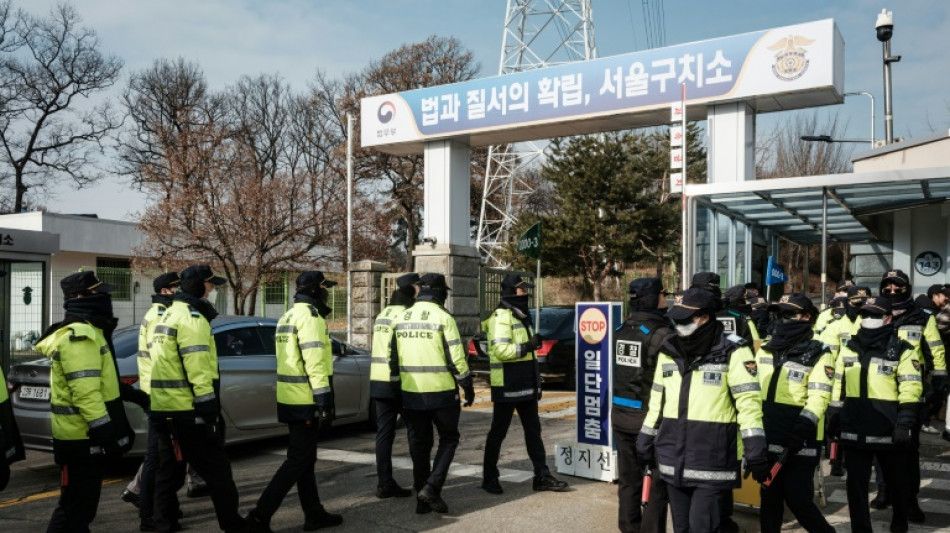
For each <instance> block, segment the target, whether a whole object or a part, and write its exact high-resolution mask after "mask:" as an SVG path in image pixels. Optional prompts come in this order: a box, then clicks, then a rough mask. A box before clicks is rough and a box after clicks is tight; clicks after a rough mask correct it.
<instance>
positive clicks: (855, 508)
mask: <svg viewBox="0 0 950 533" xmlns="http://www.w3.org/2000/svg"><path fill="white" fill-rule="evenodd" d="M861 317H862V318H861V325H860V328H859V329H858V332H857V334H855V335H854V336H853V337H852V338H851V339H850V340H848V341H847V342H845V343H844V344H843V345H842V346H841V350H840V351H839V353H838V358H837V361H836V363H835V383H834V389H833V391H832V402H831V407H830V408H829V410H828V418H829V422H828V431H829V432H831V433H832V434H833V435H836V436H839V437H840V439H841V443H842V446H843V447H845V449H846V451H847V461H845V468H846V469H847V471H848V478H847V490H848V509H849V512H850V514H851V530H852V531H855V532H857V533H870V531H871V513H870V509H869V507H868V485H869V483H870V479H871V463H872V460H875V459H876V460H877V462H878V464H880V466H881V470H882V471H883V475H884V480H885V481H886V483H887V486H888V489H889V490H891V491H893V493H894V494H895V495H900V494H906V492H907V491H908V489H909V487H908V484H907V476H906V475H902V473H901V472H900V469H901V468H903V467H904V465H905V458H904V454H905V453H906V447H907V446H909V445H910V444H911V441H912V431H913V427H914V425H915V424H917V402H918V401H919V399H920V394H921V392H922V390H923V386H922V382H921V372H920V360H919V355H918V352H917V350H915V349H914V347H913V346H912V345H911V344H910V343H908V342H907V341H905V340H902V339H900V338H899V337H898V336H897V335H896V331H895V328H894V324H893V323H892V320H893V315H892V307H891V302H890V300H888V299H887V298H884V297H879V298H868V299H867V300H866V301H865V302H864V305H863V306H862V307H861ZM891 503H892V509H893V516H892V518H891V525H890V530H891V531H892V532H897V533H900V532H905V531H907V499H906V498H900V497H895V498H892V502H891Z"/></svg>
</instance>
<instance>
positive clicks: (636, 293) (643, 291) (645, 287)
mask: <svg viewBox="0 0 950 533" xmlns="http://www.w3.org/2000/svg"><path fill="white" fill-rule="evenodd" d="M627 292H628V293H629V294H630V297H631V298H639V297H641V296H652V295H654V294H657V295H659V294H663V283H662V282H661V281H660V278H639V279H635V280H633V281H631V282H630V285H628V286H627Z"/></svg>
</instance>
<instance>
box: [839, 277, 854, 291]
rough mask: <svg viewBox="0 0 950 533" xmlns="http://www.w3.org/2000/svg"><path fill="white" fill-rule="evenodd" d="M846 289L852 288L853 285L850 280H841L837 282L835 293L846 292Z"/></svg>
mask: <svg viewBox="0 0 950 533" xmlns="http://www.w3.org/2000/svg"><path fill="white" fill-rule="evenodd" d="M848 287H854V283H852V282H851V280H850V279H843V280H841V281H839V282H838V285H837V286H836V287H835V292H844V291H846V290H848Z"/></svg>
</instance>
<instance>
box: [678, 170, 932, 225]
mask: <svg viewBox="0 0 950 533" xmlns="http://www.w3.org/2000/svg"><path fill="white" fill-rule="evenodd" d="M822 191H827V193H828V225H827V228H826V230H827V233H828V239H829V240H832V241H838V242H852V243H853V242H870V241H877V240H879V239H878V237H877V236H875V234H874V233H873V231H872V229H873V227H872V225H871V224H870V218H869V217H870V215H876V214H881V213H887V212H892V211H898V210H901V209H910V208H913V207H918V206H923V205H930V204H938V203H942V202H945V201H946V200H947V199H948V198H950V167H933V168H917V169H905V170H887V171H874V172H860V173H851V174H826V175H821V176H806V177H799V178H778V179H770V180H755V181H743V182H728V183H708V184H701V185H688V186H687V187H686V193H687V195H689V197H690V198H693V199H695V200H696V201H697V203H698V204H699V205H703V206H705V207H708V208H710V209H712V210H714V211H717V212H720V213H724V214H726V215H728V216H729V217H732V218H734V219H736V220H740V221H742V222H744V223H746V224H750V225H753V226H761V227H763V228H765V229H768V230H770V231H772V232H774V233H776V234H778V235H780V236H782V237H785V238H787V239H789V240H791V241H794V242H800V243H816V242H821V235H822V217H821V214H822Z"/></svg>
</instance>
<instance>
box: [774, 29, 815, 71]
mask: <svg viewBox="0 0 950 533" xmlns="http://www.w3.org/2000/svg"><path fill="white" fill-rule="evenodd" d="M814 42H815V41H814V40H812V39H808V38H807V37H802V36H801V35H789V36H787V37H782V38H781V39H779V40H778V41H777V42H776V43H775V44H773V45H772V46H769V50H773V51H775V52H776V53H775V63H774V64H773V65H772V73H773V74H775V77H776V78H778V79H780V80H782V81H793V80H797V79H798V78H801V77H802V75H804V74H805V71H806V70H808V63H809V61H808V58H807V57H805V54H806V50H805V48H804V47H805V46H808V45H810V44H812V43H814Z"/></svg>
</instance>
